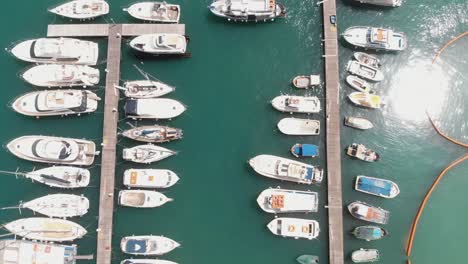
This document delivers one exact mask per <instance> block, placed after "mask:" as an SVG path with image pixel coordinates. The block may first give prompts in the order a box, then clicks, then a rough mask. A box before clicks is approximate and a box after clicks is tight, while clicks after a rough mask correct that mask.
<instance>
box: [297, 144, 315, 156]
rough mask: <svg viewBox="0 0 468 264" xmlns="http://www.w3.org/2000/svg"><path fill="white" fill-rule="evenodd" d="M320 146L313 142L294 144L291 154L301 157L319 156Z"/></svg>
mask: <svg viewBox="0 0 468 264" xmlns="http://www.w3.org/2000/svg"><path fill="white" fill-rule="evenodd" d="M318 153H319V152H318V146H316V145H312V144H299V143H297V144H294V146H292V147H291V154H293V156H295V157H296V158H301V157H312V158H313V157H317V156H318Z"/></svg>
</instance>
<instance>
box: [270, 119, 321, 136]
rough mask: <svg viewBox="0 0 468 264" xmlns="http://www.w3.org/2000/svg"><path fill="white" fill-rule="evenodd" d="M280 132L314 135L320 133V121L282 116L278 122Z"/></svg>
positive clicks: (293, 134) (295, 134)
mask: <svg viewBox="0 0 468 264" xmlns="http://www.w3.org/2000/svg"><path fill="white" fill-rule="evenodd" d="M277 127H278V129H279V130H280V131H281V133H283V134H286V135H292V136H316V135H319V134H320V121H318V120H310V119H300V118H289V117H288V118H283V119H281V120H280V121H279V122H278V125H277Z"/></svg>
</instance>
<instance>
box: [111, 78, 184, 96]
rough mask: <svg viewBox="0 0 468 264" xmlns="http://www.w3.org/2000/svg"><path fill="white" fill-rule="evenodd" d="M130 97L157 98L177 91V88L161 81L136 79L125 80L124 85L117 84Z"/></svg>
mask: <svg viewBox="0 0 468 264" xmlns="http://www.w3.org/2000/svg"><path fill="white" fill-rule="evenodd" d="M116 87H117V88H119V89H121V90H123V91H124V94H125V96H126V97H130V98H155V97H160V96H163V95H166V94H168V93H170V92H173V91H175V88H174V87H172V86H169V85H167V84H165V83H163V82H161V81H156V80H136V81H128V82H125V83H124V85H123V87H119V86H116Z"/></svg>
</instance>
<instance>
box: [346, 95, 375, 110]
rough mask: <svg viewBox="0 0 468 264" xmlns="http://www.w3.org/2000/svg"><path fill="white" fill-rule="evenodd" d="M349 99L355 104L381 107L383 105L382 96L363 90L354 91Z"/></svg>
mask: <svg viewBox="0 0 468 264" xmlns="http://www.w3.org/2000/svg"><path fill="white" fill-rule="evenodd" d="M348 98H349V100H351V102H353V104H355V105H359V106H362V107H368V108H374V109H379V108H380V106H381V105H382V100H381V98H380V96H378V95H375V94H368V93H362V92H353V93H350V94H349V95H348Z"/></svg>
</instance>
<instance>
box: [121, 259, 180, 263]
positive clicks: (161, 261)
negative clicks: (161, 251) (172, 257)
mask: <svg viewBox="0 0 468 264" xmlns="http://www.w3.org/2000/svg"><path fill="white" fill-rule="evenodd" d="M120 264H178V263H176V262H173V261H169V260H163V259H125V260H122V262H120Z"/></svg>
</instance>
